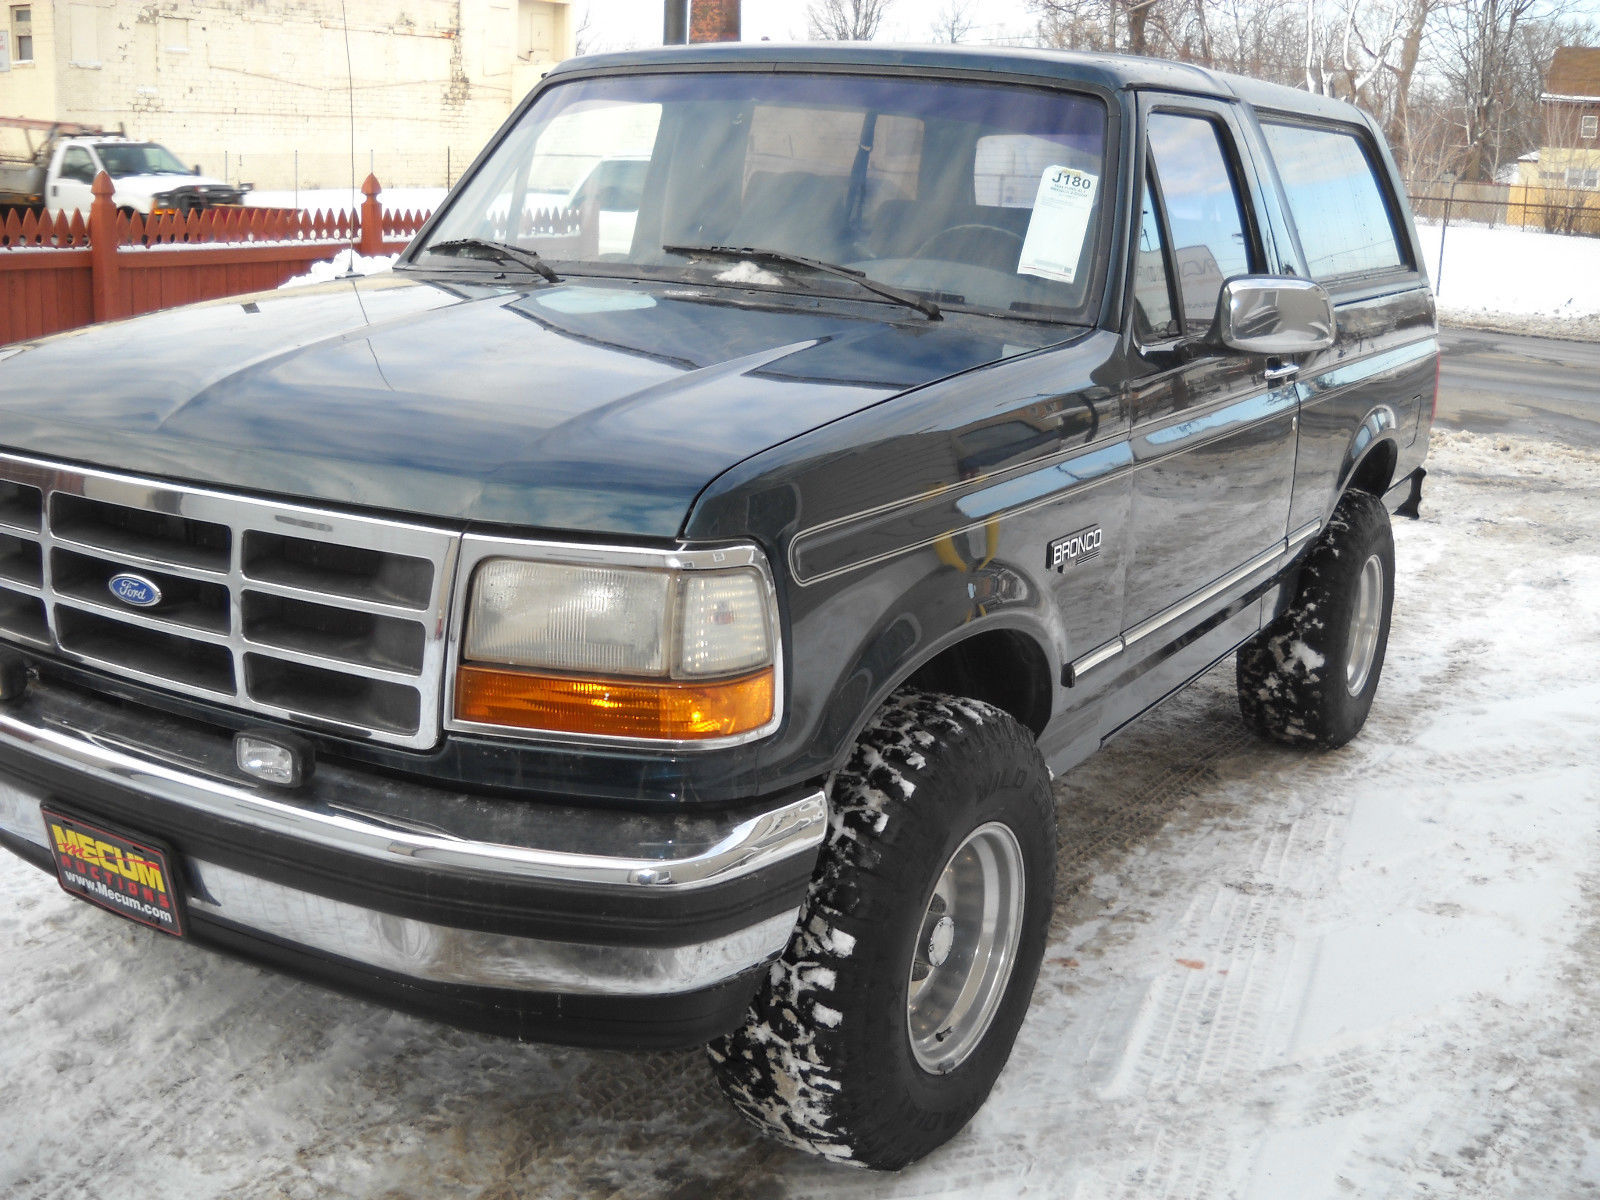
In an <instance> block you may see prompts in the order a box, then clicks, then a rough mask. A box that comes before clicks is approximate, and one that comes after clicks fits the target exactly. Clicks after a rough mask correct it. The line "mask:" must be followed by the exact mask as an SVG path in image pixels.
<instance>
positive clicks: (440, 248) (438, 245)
mask: <svg viewBox="0 0 1600 1200" xmlns="http://www.w3.org/2000/svg"><path fill="white" fill-rule="evenodd" d="M423 249H424V250H426V251H427V252H428V253H429V254H450V253H453V252H456V251H462V250H479V251H482V252H483V253H484V254H486V255H488V256H489V257H490V258H495V259H498V260H500V261H501V262H514V263H519V264H521V265H522V266H524V267H527V268H528V269H529V270H530V271H537V272H538V273H539V274H540V275H543V276H544V277H545V278H546V279H548V280H549V281H550V282H551V283H560V282H561V276H559V275H557V274H556V273H555V271H554V270H553V269H552V268H551V266H550V264H549V263H547V262H545V260H544V259H542V258H540V257H539V254H538V252H537V251H535V250H524V249H523V248H522V247H521V246H513V245H510V244H509V243H507V242H491V241H489V240H488V239H487V238H454V239H452V240H450V241H448V242H431V243H429V244H428V245H426V246H424V247H423ZM467 257H468V258H477V257H479V256H478V255H474V254H469V255H467Z"/></svg>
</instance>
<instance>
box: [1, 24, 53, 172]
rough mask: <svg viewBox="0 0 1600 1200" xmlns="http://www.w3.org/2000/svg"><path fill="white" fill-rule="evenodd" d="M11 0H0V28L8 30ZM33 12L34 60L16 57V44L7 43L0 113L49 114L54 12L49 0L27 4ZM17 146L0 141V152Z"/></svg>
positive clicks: (51, 95)
mask: <svg viewBox="0 0 1600 1200" xmlns="http://www.w3.org/2000/svg"><path fill="white" fill-rule="evenodd" d="M13 7H15V6H14V5H13V4H12V3H11V0H0V29H4V30H5V31H6V32H7V34H9V33H10V32H11V10H12V8H13ZM27 7H29V8H30V9H32V12H33V61H32V62H31V63H19V62H17V61H16V56H17V47H16V45H15V44H14V43H11V42H10V39H9V38H8V39H7V41H8V46H9V50H10V56H11V59H12V63H11V70H9V71H5V72H0V117H49V116H54V115H55V114H54V113H53V112H52V111H50V110H51V107H52V106H53V105H54V103H55V91H56V57H55V56H56V33H55V20H54V14H53V13H52V12H51V10H50V6H49V5H48V4H31V5H28V6H27ZM17 149H18V147H16V146H13V145H12V144H11V142H10V141H9V140H7V141H0V154H11V153H13V152H14V151H15V150H17Z"/></svg>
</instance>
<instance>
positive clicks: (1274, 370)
mask: <svg viewBox="0 0 1600 1200" xmlns="http://www.w3.org/2000/svg"><path fill="white" fill-rule="evenodd" d="M1298 374H1300V365H1299V364H1298V363H1292V362H1281V361H1280V360H1278V359H1276V358H1269V359H1267V369H1266V370H1265V371H1263V372H1261V377H1262V378H1263V379H1265V380H1266V381H1267V382H1268V383H1278V382H1279V381H1280V380H1284V379H1293V378H1294V377H1295V376H1296V375H1298Z"/></svg>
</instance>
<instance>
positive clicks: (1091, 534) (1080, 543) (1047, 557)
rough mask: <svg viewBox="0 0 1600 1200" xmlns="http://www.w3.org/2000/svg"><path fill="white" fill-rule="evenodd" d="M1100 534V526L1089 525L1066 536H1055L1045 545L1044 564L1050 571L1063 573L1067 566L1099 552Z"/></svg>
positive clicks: (1085, 559) (1074, 564)
mask: <svg viewBox="0 0 1600 1200" xmlns="http://www.w3.org/2000/svg"><path fill="white" fill-rule="evenodd" d="M1102 536H1103V535H1102V534H1101V532H1100V526H1098V525H1090V526H1087V527H1086V528H1084V529H1080V530H1078V531H1077V532H1076V533H1069V534H1067V536H1066V537H1062V538H1057V539H1056V540H1055V541H1053V542H1051V543H1050V544H1049V545H1048V546H1046V547H1045V551H1044V565H1045V566H1046V567H1048V568H1049V569H1050V570H1052V571H1060V572H1062V573H1063V574H1065V573H1066V569H1067V568H1068V567H1072V566H1076V565H1077V564H1078V563H1081V562H1085V561H1087V560H1088V559H1091V558H1095V557H1097V556H1098V555H1099V554H1100V542H1101V539H1102Z"/></svg>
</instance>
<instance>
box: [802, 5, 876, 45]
mask: <svg viewBox="0 0 1600 1200" xmlns="http://www.w3.org/2000/svg"><path fill="white" fill-rule="evenodd" d="M892 2H893V0H811V3H810V4H808V5H806V26H807V28H809V30H810V31H811V36H812V37H813V38H816V39H817V40H818V41H824V42H870V41H871V40H872V39H873V38H875V37H877V36H878V27H879V26H880V25H882V24H883V14H884V11H885V10H886V9H887V8H888V7H889V5H890V4H891V3H892Z"/></svg>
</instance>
